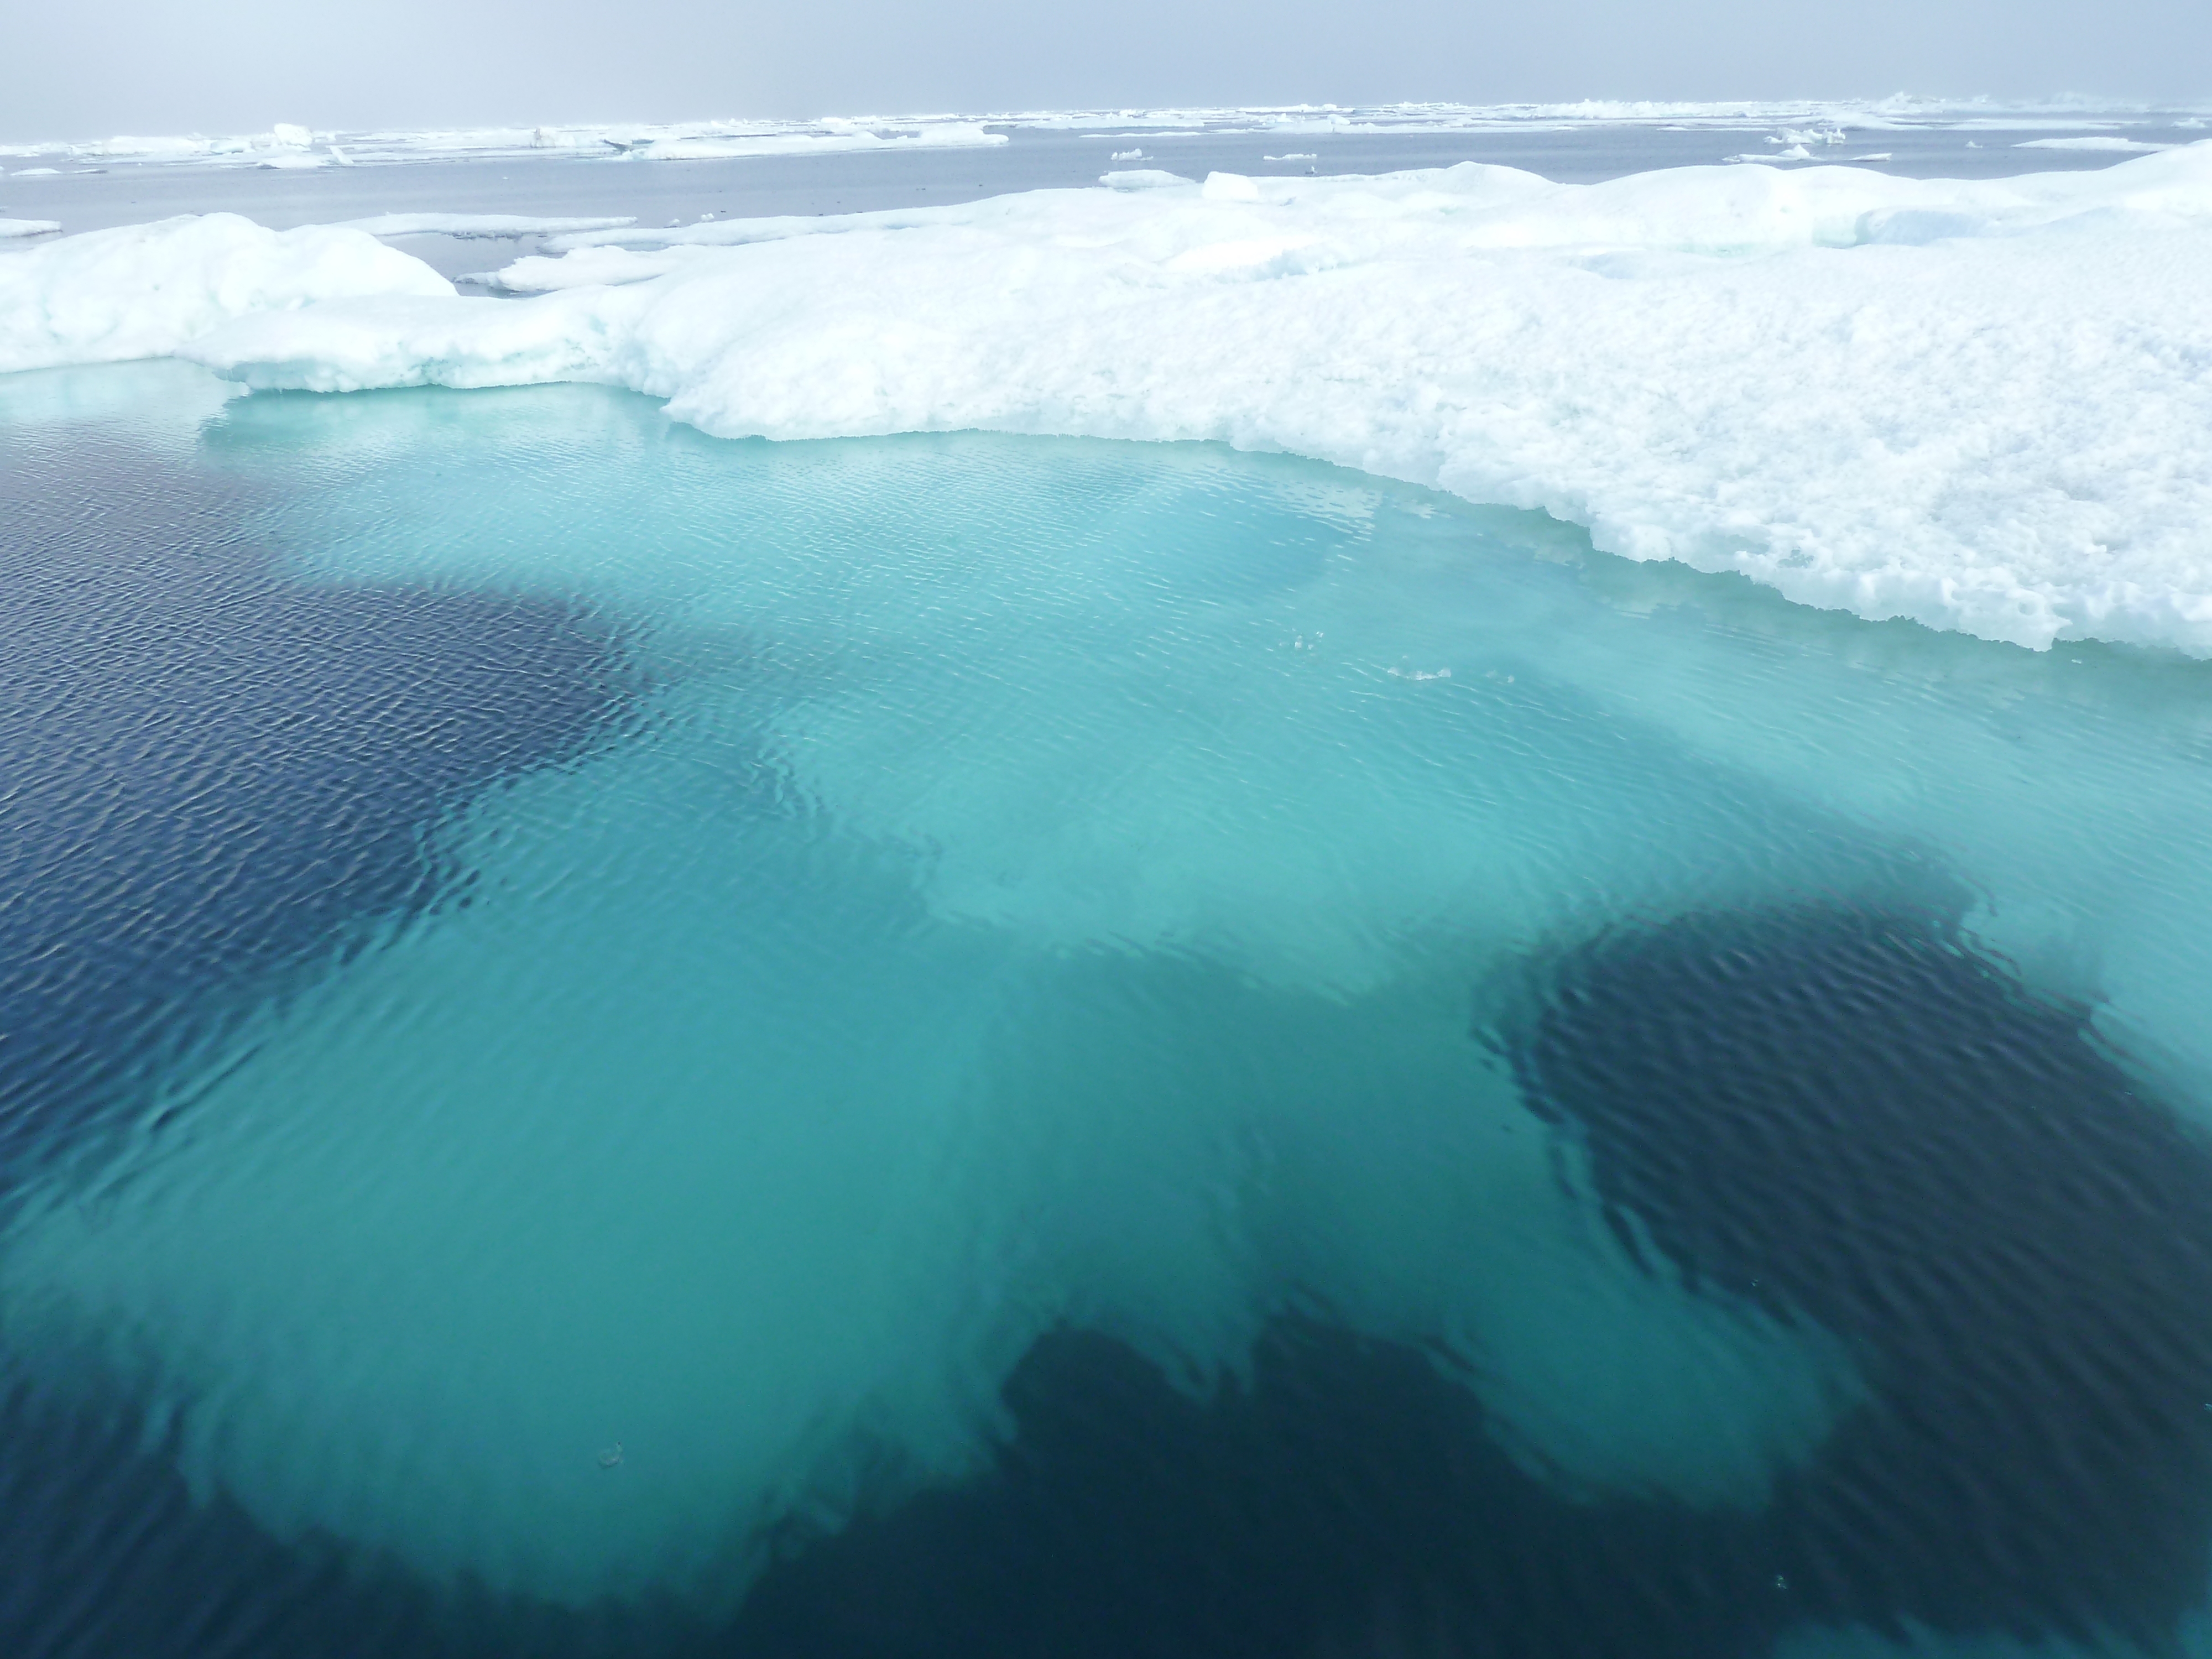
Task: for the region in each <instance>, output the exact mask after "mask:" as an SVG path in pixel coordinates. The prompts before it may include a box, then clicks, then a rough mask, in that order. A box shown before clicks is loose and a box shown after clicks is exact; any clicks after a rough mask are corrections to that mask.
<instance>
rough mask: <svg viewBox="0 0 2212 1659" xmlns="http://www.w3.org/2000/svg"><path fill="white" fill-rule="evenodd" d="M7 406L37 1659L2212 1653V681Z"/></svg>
mask: <svg viewBox="0 0 2212 1659" xmlns="http://www.w3.org/2000/svg"><path fill="white" fill-rule="evenodd" d="M103 376H105V377H106V378H105V379H102V378H101V377H103ZM33 379H35V380H37V382H38V384H37V386H33V389H32V390H31V391H29V392H25V391H24V390H22V387H23V386H24V385H27V384H28V383H29V382H30V381H31V380H33ZM56 387H60V388H62V390H63V391H64V392H70V396H62V395H59V394H58V393H57V392H55V388H56ZM80 394H81V395H80ZM11 395H12V396H13V397H14V398H15V402H14V403H12V404H11V403H6V402H4V401H0V414H6V415H8V416H9V421H8V422H0V570H4V577H5V581H6V592H7V593H8V595H9V603H8V605H6V606H5V608H4V611H0V709H4V718H0V1188H4V1190H0V1204H4V1206H5V1210H4V1212H0V1652H4V1653H6V1654H9V1655H26V1656H39V1659H46V1656H71V1659H107V1656H114V1659H142V1656H143V1659H167V1656H176V1659H202V1656H206V1659H216V1656H234V1655H235V1656H256V1659H259V1656H318V1659H320V1656H341V1655H344V1656H355V1655H358V1656H372V1655H374V1656H398V1655H405V1656H412V1655H425V1656H428V1655H437V1656H452V1659H476V1656H483V1659H492V1656H526V1655H527V1656H568V1655H578V1656H581V1655H603V1654H604V1655H614V1654H620V1655H624V1656H629V1655H639V1656H650V1655H669V1656H678V1655H681V1656H690V1655H702V1656H703V1655H710V1654H711V1655H731V1656H761V1659H801V1656H821V1659H832V1656H836V1659H848V1656H849V1659H865V1656H884V1659H893V1656H915V1659H921V1656H945V1659H951V1656H979V1659H980V1656H1008V1659H1013V1656H1034V1659H1046V1656H1054V1659H1060V1656H1099V1659H1105V1656H1117V1659H1118V1656H1162V1659H1167V1656H1193V1659H1196V1656H1255V1659H1256V1656H1277V1655H1301V1656H1304V1655H1311V1656H1353V1655H1372V1656H1401V1655H1423V1656H1428V1655H1438V1656H1442V1655H1468V1656H1497V1659H1509V1656H1511V1659H1517V1656H1528V1659H1538V1656H1544V1659H1553V1656H1589V1659H1613V1656H1620V1659H1673V1656H1681V1659H1724V1656H1725V1659H1735V1656H1743V1659H1753V1656H1765V1655H1770V1654H1772V1655H1778V1656H1783V1659H1811V1656H1826V1655H1831V1654H1834V1655H1843V1654H1846V1653H1848V1654H1851V1655H1893V1654H1902V1653H1913V1654H1923V1653H1925V1654H1956V1655H1960V1656H1972V1659H1996V1656H2009V1655H2015V1654H2025V1653H2028V1652H2035V1653H2040V1654H2053V1655H2057V1654H2065V1655H2071V1654H2075V1653H2099V1654H2122V1653H2136V1654H2144V1655H2154V1656H2167V1655H2173V1656H2180V1655H2187V1654H2197V1653H2203V1652H2212V1631H2208V1627H2207V1626H2206V1622H2205V1611H2206V1601H2207V1592H2208V1589H2212V1142H2208V1140H2207V1138H2206V1127H2205V1125H2206V1121H2207V1120H2206V1118H2205V1116H2204V1112H2205V1102H2206V1096H2205V1093H2204V1091H2203V1086H2202V1081H2203V1076H2204V1075H2205V1070H2204V1067H2205V1059H2204V1056H2205V1054H2206V1053H2207V1052H2208V1050H2212V1043H2207V1042H2206V1041H2205V1034H2204V1033H2203V1031H2202V1030H2199V1027H2198V1017H2197V1011H2198V1010H2200V1009H2201V1008H2202V1007H2203V1006H2204V1005H2203V994H2204V993H2205V992H2206V991H2207V990H2212V961H2208V958H2207V957H2206V955H2205V947H2204V945H2203V944H2202V943H2201V941H2203V939H2205V938H2206V937H2207V929H2206V928H2205V927H2201V926H2199V925H2198V924H2200V923H2203V922H2206V921H2212V892H2208V890H2207V886H2208V883H2207V879H2206V878H2204V877H2203V876H2202V875H2201V874H2200V873H2199V872H2197V869H2196V868H2195V866H2196V865H2197V862H2198V861H2199V860H2197V857H2196V856H2195V854H2194V852H2193V848H2194V845H2195V843H2194V842H2193V841H2192V840H2191V833H2190V832H2191V829H2193V826H2194V825H2195V824H2196V823H2199V822H2201V821H2202V818H2201V811H2202V809H2203V807H2204V806H2205V805H2212V799H2207V798H2212V772H2209V770H2208V769H2212V738H2208V733H2212V676H2208V674H2207V673H2206V671H2205V669H2204V665H2199V664H2196V663H2192V662H2186V661H2182V660H2179V659H2160V658H2155V657H2152V656H2148V655H2147V654H2144V653H2128V652H2121V651H2118V650H2114V649H2112V648H2109V647H2097V646H2076V647H2070V648H2069V647H2066V646H2064V645H2062V646H2061V647H2058V649H2057V651H2056V652H2054V653H2051V654H2049V655H2047V656H2042V657H2038V656H2034V655H2033V654H2031V653H2024V652H2020V651H2017V650H2015V649H2013V648H2011V647H1997V646H1990V645H1987V644H1984V643H1983V642H1979V641H1971V640H1965V639H1960V638H1955V637H1945V636H1939V635H1930V634H1928V633H1926V632H1925V631H1924V630H1921V629H1914V628H1909V627H1905V626H1902V625H1874V624H1866V623H1858V622H1855V621H1851V620H1849V619H1844V618H1839V617H1830V616H1821V615H1818V614H1815V613H1810V612H1805V611H1799V610H1796V609H1794V608H1792V607H1790V606H1788V605H1784V604H1783V603H1782V602H1781V601H1779V600H1778V599H1772V598H1771V596H1768V595H1765V594H1763V593H1760V592H1758V591H1757V590H1754V589H1752V588H1749V587H1748V586H1746V585H1744V584H1741V583H1739V582H1735V581H1733V580H1727V579H1705V578H1699V577H1694V576H1691V575H1689V574H1686V573H1683V572H1680V571H1675V570H1669V569H1653V568H1639V567H1633V566H1630V565H1626V564H1624V563H1622V562H1619V561H1614V560H1611V559H1608V558H1606V557H1604V556H1600V555H1597V554H1595V552H1593V551H1592V550H1589V546H1588V544H1587V543H1586V542H1585V541H1583V540H1582V539H1581V538H1580V537H1579V536H1578V535H1577V533H1575V532H1569V531H1566V530H1565V529H1563V528H1561V527H1559V526H1553V525H1550V524H1549V523H1548V522H1547V521H1543V520H1536V519H1534V518H1530V517H1528V516H1525V515H1516V514H1507V513H1483V512H1480V511H1477V510H1475V509H1472V508H1468V507H1463V506H1461V505H1459V504H1456V503H1454V502H1450V501H1444V500H1442V499H1440V498H1436V497H1431V496H1427V495H1423V494H1422V493H1421V492H1419V491H1413V490H1408V489H1398V488H1397V487H1395V486H1389V485H1383V484H1377V483H1373V482H1372V481H1370V480H1364V479H1361V478H1358V477H1354V476H1352V475H1347V474H1343V473H1340V472H1334V471H1330V470H1328V469H1324V468H1320V467H1316V466H1308V465H1304V464H1299V463H1292V462H1288V461H1284V460H1280V459H1270V458H1256V457H1238V456H1235V455H1231V454H1229V453H1225V452H1221V451H1216V450H1212V449H1208V448H1204V447H1141V446H1113V445H1101V444H1079V443H1060V442H1055V441H1012V440H1003V439H987V438H981V437H952V438H945V439H915V440H901V441H883V442H868V443H841V444H826V445H803V446H769V445H762V444H724V443H717V442H714V441H709V440H705V439H702V438H699V437H697V436H696V435H691V434H689V433H686V432H684V431H682V430H681V429H677V428H670V427H668V426H666V425H665V423H663V422H662V421H661V419H660V417H659V415H658V412H657V411H656V410H654V409H653V406H652V405H651V404H647V403H646V402H644V401H643V400H641V399H635V398H627V397H621V396H617V395H614V394H606V393H601V392H595V391H592V390H589V389H582V388H560V389H546V390H544V391H542V392H510V393H493V394H453V393H424V394H412V393H409V394H392V395H380V396H373V397H366V398H353V399H316V398H256V399H250V400H244V401H240V402H234V403H228V404H225V403H222V402H221V401H220V400H219V399H218V398H216V397H215V396H214V395H213V393H212V392H209V391H208V390H207V389H205V388H204V386H202V384H201V383H200V382H198V381H197V380H194V379H193V378H192V377H190V376H185V375H181V374H177V373H175V372H173V371H172V370H170V369H167V368H161V369H160V370H158V371H157V370H154V369H137V368H131V369H122V370H104V371H91V372H88V373H85V374H76V375H75V376H73V377H59V376H58V377H21V379H20V380H19V384H18V386H17V389H16V391H15V392H14V393H12V394H11ZM73 398H74V401H72V399H73ZM88 411H89V412H88ZM2076 653H2078V654H2076Z"/></svg>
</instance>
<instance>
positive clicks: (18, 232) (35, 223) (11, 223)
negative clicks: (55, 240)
mask: <svg viewBox="0 0 2212 1659" xmlns="http://www.w3.org/2000/svg"><path fill="white" fill-rule="evenodd" d="M60 228H61V224H60V222H59V221H58V220H54V219H0V240H9V239H10V238H13V237H17V236H51V235H52V234H54V233H55V232H56V231H58V230H59V229H60Z"/></svg>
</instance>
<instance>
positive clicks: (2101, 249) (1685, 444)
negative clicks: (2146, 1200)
mask: <svg viewBox="0 0 2212 1659" xmlns="http://www.w3.org/2000/svg"><path fill="white" fill-rule="evenodd" d="M1104 182H1105V183H1107V184H1108V185H1112V186H1115V187H1114V188H1109V189H1103V190H1056V191H1035V192H1030V193H1028V194H1023V195H1013V196H1002V197H994V198H990V199H987V200H982V201H977V202H971V203H967V204H961V205H958V206H951V207H932V208H911V209H900V210H894V211H890V212H883V213H872V214H852V215H843V216H823V217H798V216H793V217H787V218H780V219H761V220H718V221H713V222H707V223H702V224H692V225H688V226H684V227H681V228H670V229H661V230H653V229H647V228H640V227H635V226H631V227H626V228H604V229H592V230H579V231H575V232H571V233H568V234H558V235H554V236H551V237H550V238H548V239H547V240H546V241H545V243H544V251H543V252H540V253H538V254H536V255H533V256H532V257H531V258H526V259H521V260H518V261H516V262H514V263H513V264H510V265H509V266H508V267H507V268H506V269H505V270H501V271H499V272H497V273H494V274H493V276H492V280H493V281H494V282H495V283H496V284H497V285H498V286H500V287H501V288H504V289H507V291H508V292H511V293H526V294H533V295H537V296H538V297H535V298H532V299H530V300H528V301H524V302H521V303H501V302H495V301H489V300H485V299H469V298H461V297H459V296H457V295H455V294H454V293H453V290H452V289H451V287H450V286H449V285H448V284H447V283H443V282H442V281H441V280H440V279H438V278H436V277H435V276H433V275H432V274H431V273H430V272H429V270H428V267H426V266H423V265H422V264H418V263H417V262H416V261H413V260H411V259H409V258H405V257H404V256H403V255H401V254H399V253H398V252H395V251H393V250H391V249H387V248H386V247H384V246H382V245H380V244H379V243H377V242H376V241H375V240H374V239H372V238H370V237H368V236H367V235H364V234H362V232H360V231H359V230H351V229H325V230H322V231H318V232H308V231H300V232H292V233H287V236H289V237H291V238H296V239H300V240H296V241H287V240H284V239H283V238H279V237H276V236H275V235H274V234H272V233H270V232H267V231H263V230H260V229H259V228H257V227H254V226H252V225H249V224H247V223H246V222H244V221H242V220H236V219H226V218H223V217H222V216H216V217H213V218H210V219H205V220H179V221H172V222H168V223H167V224H164V225H155V226H148V227H142V228H138V229H136V230H132V231H128V232H102V233H96V234H95V235H93V236H85V237H70V238H64V239H62V240H59V241H57V242H53V243H51V244H48V245H46V246H43V247H40V248H35V249H33V250H32V251H30V252H25V253H22V254H20V255H17V256H15V257H12V258H9V259H8V260H6V261H4V262H0V367H15V368H23V367H32V366H35V365H38V364H43V363H58V362H86V361H93V360H96V359H104V358H112V357H118V356H134V355H139V356H144V355H158V354H161V353H165V352H173V353H175V354H177V355H179V356H185V357H188V358H190V359H191V360H192V361H195V362H201V363H204V364H205V365H207V366H208V367H210V368H213V369H215V370H216V372H217V373H219V374H223V375H225V376H227V377H228V378H230V379H232V380H237V381H239V382H240V383H242V384H244V385H246V386H249V387H268V388H278V387H288V388H306V389H312V390H316V391H324V392H339V391H349V390H355V389H360V388H365V387H371V386H415V385H441V386H500V385H513V384H520V383H526V382H538V381H549V380H588V381H597V382H603V383H608V384H614V385H619V386H629V387H631V388H633V389H635V390H636V391H639V392H646V393H648V394H650V395H652V396H654V397H657V398H665V399H667V400H668V410H669V413H670V414H671V416H674V417H676V418H678V419H680V420H684V421H687V422H690V423H691V424H693V425H695V426H697V427H699V428H702V429H703V430H705V431H707V432H708V433H712V434H715V435H725V436H750V435H762V436H768V437H772V438H814V437H831V436H840V435H875V434H884V433H892V432H905V431H944V430H954V429H961V428H984V429H991V430H998V431H1006V432H1018V433H1059V434H1068V435H1085V436H1095V437H1107V438H1131V439H1152V440H1194V439H1196V440H1212V441H1223V442H1227V443H1230V444H1232V445H1235V446H1237V447H1243V448H1248V449H1258V450H1282V451H1288V452H1291V453H1297V454H1301V455H1306V456H1310V457H1313V458H1315V459H1322V460H1326V461H1332V462H1337V463H1340V464H1343V465H1350V466H1354V467H1358V468H1362V469H1364V470H1366V471H1370V472H1372V473H1376V474H1380V475H1383V476H1386V477H1395V478H1401V479H1405V480H1407V481H1409V482H1412V483H1419V484H1424V485H1431V486H1435V487H1439V488H1442V489H1448V490H1450V491H1452V492H1453V493H1455V494H1457V495H1462V496H1464V497H1466V498H1468V499H1469V500H1472V501H1481V502H1487V503H1496V504H1499V505H1504V506H1512V507H1541V508H1543V509H1544V510H1546V511H1547V512H1549V513H1552V514H1553V515H1554V516H1555V517H1557V518H1559V519H1562V520H1569V521H1572V522H1575V523H1577V524H1581V525H1583V526H1587V527H1588V528H1589V532H1590V533H1591V535H1592V536H1593V538H1595V541H1596V542H1597V544H1598V545H1600V546H1601V547H1602V548H1604V549H1606V550H1610V551H1613V552H1617V553H1620V554H1624V555H1626V556H1630V557H1634V558H1642V559H1662V558H1673V559H1679V560H1680V561H1682V562H1686V563H1687V564H1690V565H1692V566H1694V567H1696V568H1700V569H1704V570H1709V571H1737V572H1741V573H1742V574H1746V575H1747V576H1750V577H1751V578H1753V580H1758V581H1760V582H1762V583H1765V584H1767V585H1769V586H1772V587H1774V588H1776V589H1778V590H1779V591H1780V592H1783V593H1784V594H1786V595H1788V596H1789V597H1790V598H1791V599H1796V600H1799V601H1801V602H1803V603H1806V604H1808V605H1820V606H1826V607H1830V608H1836V609H1841V610H1845V611H1854V612H1857V614H1859V615H1861V616H1865V617H1911V618H1914V619H1916V620H1917V621H1919V622H1922V623H1927V624H1928V625H1929V626H1932V627H1937V628H1945V629H1960V630H1964V631H1966V632H1968V633H1972V634H1977V635H1983V636H1984V637H1987V638H1990V639H1996V640H2006V641H2015V642H2017V643H2019V644H2021V645H2026V646H2030V647H2045V646H2048V645H2049V644H2051V641H2054V640H2055V639H2058V638H2062V637H2078V636H2084V635H2090V636H2096V637H2100V638H2106V639H2114V640H2124V641H2139V642H2145V643H2151V644H2158V645H2169V646H2176V647H2182V648H2184V649H2186V650H2189V651H2191V652H2196V653H2212V376H2209V375H2207V374H2205V372H2204V368H2203V366H2204V365H2205V364H2206V363H2207V362H2212V306H2208V305H2207V303H2206V301H2205V299H2204V288H2203V272H2204V271H2205V270H2208V269H2212V143H2198V144H2195V145H2191V146H2188V147H2185V148H2181V149H2172V150H2169V151H2166V152H2165V153H2162V154H2158V155H2144V156H2141V157H2137V158H2135V159H2131V160H2129V161H2122V162H2119V163H2118V164H2116V165H2114V166H2112V167H2106V168H2102V169H2099V170H2095V171H2091V172H2083V171H2079V170H2070V171H2065V172H2058V173H2030V174H2026V175H2022V176H2019V177H2015V178H2010V179H1982V180H1971V181H1962V180H1955V179H1900V178H1895V177H1892V176H1889V175H1887V174H1885V173H1879V172H1875V171H1870V170H1867V169H1862V168H1855V167H1836V166H1819V165H1814V166H1800V167H1794V168H1790V169H1777V168H1774V167H1725V166H1722V167H1687V168H1679V169H1671V170H1667V171H1662V172H1655V173H1644V174H1638V175H1634V176H1632V177H1627V178H1621V179H1613V180H1610V181H1608V182H1607V183H1603V184H1597V185H1560V184H1554V183H1552V182H1550V181H1548V180H1547V179H1541V178H1539V177H1537V176H1536V175H1534V174H1533V173H1523V172H1520V171H1517V170H1515V169H1512V168H1508V167H1485V166H1479V165H1475V164H1471V163H1470V164H1464V165H1462V166H1459V167H1450V168H1443V169H1431V170H1424V171H1419V172H1412V173H1397V174H1392V175H1388V176H1384V177H1378V178H1356V177H1351V178H1333V179H1317V178H1312V177H1309V176H1304V175H1300V176H1296V177H1272V178H1247V177H1243V176H1239V175H1235V174H1226V173H1215V174H1212V175H1211V176H1210V177H1209V178H1208V179H1206V182H1205V183H1204V184H1203V185H1196V184H1193V183H1191V182H1189V181H1187V180H1184V179H1181V178H1179V177H1178V176H1176V175H1175V174H1172V173H1164V172H1159V171H1150V170H1148V171H1143V172H1133V173H1109V174H1108V175H1106V178H1105V179H1104ZM100 238H109V239H113V240H106V241H102V240H99V239H100ZM317 239H323V240H317ZM172 250H174V252H172ZM178 270H183V271H185V272H187V273H189V274H190V276H189V280H187V281H186V282H184V283H179V282H177V281H176V280H175V279H174V275H173V273H174V272H176V271H178ZM249 271H250V272H252V273H255V274H254V275H253V276H252V280H246V278H245V277H244V276H243V275H242V273H246V272H249Z"/></svg>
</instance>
